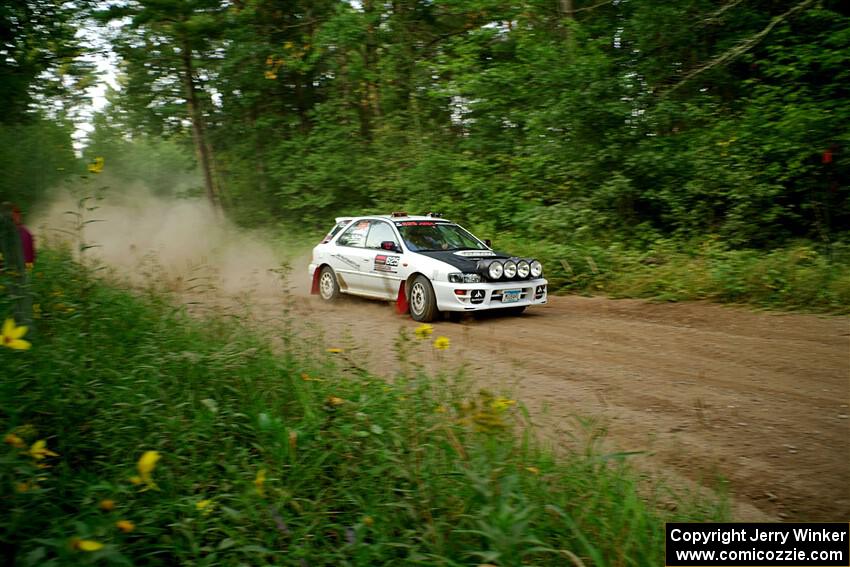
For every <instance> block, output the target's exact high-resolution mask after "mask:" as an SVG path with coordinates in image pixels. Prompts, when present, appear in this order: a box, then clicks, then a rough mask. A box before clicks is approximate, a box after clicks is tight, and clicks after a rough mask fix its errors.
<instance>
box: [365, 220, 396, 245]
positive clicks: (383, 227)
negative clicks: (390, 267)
mask: <svg viewBox="0 0 850 567" xmlns="http://www.w3.org/2000/svg"><path fill="white" fill-rule="evenodd" d="M387 240H390V241H392V242H395V243H396V244H398V238H396V235H395V233H394V232H393V228H392V227H391V226H390V225H389V224H388V223H385V222H383V221H374V220H373V221H372V228H371V229H370V230H369V236H368V237H367V238H366V248H376V249H378V250H380V249H381V242H385V241H387Z"/></svg>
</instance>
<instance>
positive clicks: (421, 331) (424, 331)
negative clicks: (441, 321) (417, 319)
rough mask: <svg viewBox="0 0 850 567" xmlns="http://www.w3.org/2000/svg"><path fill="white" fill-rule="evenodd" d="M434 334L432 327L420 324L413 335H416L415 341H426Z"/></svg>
mask: <svg viewBox="0 0 850 567" xmlns="http://www.w3.org/2000/svg"><path fill="white" fill-rule="evenodd" d="M433 332H434V327H432V326H431V325H429V324H428V323H422V324H421V325H419V326H418V327H416V330H415V331H413V333H414V334H415V335H416V338H417V339H427V338H429V337H430V336H431V334H432V333H433Z"/></svg>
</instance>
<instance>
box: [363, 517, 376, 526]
mask: <svg viewBox="0 0 850 567" xmlns="http://www.w3.org/2000/svg"><path fill="white" fill-rule="evenodd" d="M363 523H364V524H366V525H367V526H371V525H372V524H374V523H375V520H373V519H372V516H363Z"/></svg>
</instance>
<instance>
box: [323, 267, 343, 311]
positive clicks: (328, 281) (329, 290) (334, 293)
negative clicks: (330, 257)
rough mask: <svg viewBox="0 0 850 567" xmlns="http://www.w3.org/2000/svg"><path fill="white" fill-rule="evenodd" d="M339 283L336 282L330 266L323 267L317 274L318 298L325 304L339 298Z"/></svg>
mask: <svg viewBox="0 0 850 567" xmlns="http://www.w3.org/2000/svg"><path fill="white" fill-rule="evenodd" d="M339 295H340V293H339V283H338V282H337V281H336V274H335V273H334V271H333V269H332V268H331V267H330V266H325V267H323V268H322V271H321V272H319V297H321V298H322V299H323V300H325V301H327V302H331V301H335V300H336V299H338V298H339Z"/></svg>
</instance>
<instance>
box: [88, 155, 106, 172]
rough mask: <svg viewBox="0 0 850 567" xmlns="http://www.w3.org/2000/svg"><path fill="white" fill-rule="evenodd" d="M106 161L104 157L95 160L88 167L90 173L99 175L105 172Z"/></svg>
mask: <svg viewBox="0 0 850 567" xmlns="http://www.w3.org/2000/svg"><path fill="white" fill-rule="evenodd" d="M104 161H105V160H104V159H103V158H102V157H96V158H94V161H93V162H91V163H90V164H89V165H88V170H89V173H94V174H98V173H100V172H101V171H103V164H104Z"/></svg>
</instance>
